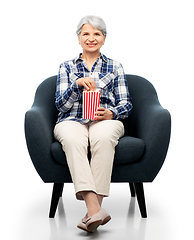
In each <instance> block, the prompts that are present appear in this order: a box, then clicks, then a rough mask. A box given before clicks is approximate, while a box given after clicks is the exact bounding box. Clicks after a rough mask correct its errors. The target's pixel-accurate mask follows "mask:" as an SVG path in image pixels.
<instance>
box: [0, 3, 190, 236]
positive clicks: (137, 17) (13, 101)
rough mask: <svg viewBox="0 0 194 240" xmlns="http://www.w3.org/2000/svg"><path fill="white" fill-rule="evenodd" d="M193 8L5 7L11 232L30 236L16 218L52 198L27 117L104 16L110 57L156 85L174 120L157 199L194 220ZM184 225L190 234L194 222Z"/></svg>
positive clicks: (1, 17) (5, 154)
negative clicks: (88, 20) (31, 150)
mask: <svg viewBox="0 0 194 240" xmlns="http://www.w3.org/2000/svg"><path fill="white" fill-rule="evenodd" d="M193 8H194V7H193V2H192V1H191V0H190V1H189V0H182V1H180V0H176V1H174V0H163V1H156V0H147V1H143V0H142V1H140V0H136V1H131V0H130V1H126V0H119V1H114V0H106V1H105V0H98V1H87V0H85V1H80V0H79V1H78V0H72V1H66V0H63V1H62V0H55V1H51V0H46V1H44V0H34V1H24V0H17V1H13V0H10V1H1V3H0V23H1V30H0V31H1V37H0V61H1V62H0V72H1V75H0V76H1V95H0V100H1V101H0V104H1V119H0V121H1V168H0V169H1V170H0V171H1V173H0V180H1V183H0V184H1V196H3V197H1V198H0V201H1V205H0V208H1V213H3V217H4V219H5V221H4V222H5V226H4V227H3V230H4V231H5V233H7V234H8V233H9V234H15V232H16V229H18V228H20V229H22V226H20V225H19V223H17V220H16V219H17V218H15V220H14V221H11V216H14V214H18V213H19V212H20V210H21V211H22V206H23V205H25V204H24V202H25V196H26V194H27V195H29V196H30V199H32V198H35V199H36V200H37V199H41V194H42V193H43V192H44V191H48V192H49V193H50V191H51V186H50V185H49V186H48V185H47V184H44V183H42V181H41V179H40V178H39V176H38V175H37V174H36V172H35V169H34V167H33V165H32V163H31V160H30V158H29V155H28V152H27V149H26V145H25V137H24V114H25V112H26V111H27V110H28V109H29V108H30V107H31V105H32V103H33V98H34V93H35V90H36V88H37V86H38V85H39V84H40V83H41V82H42V81H43V80H44V79H46V78H47V77H50V76H53V75H56V74H57V73H58V67H59V64H60V63H62V62H63V61H65V60H69V59H72V58H74V57H75V56H76V55H77V54H78V53H80V52H81V48H80V45H79V44H78V41H77V36H76V33H75V31H76V26H77V24H78V22H79V20H80V19H81V18H82V17H83V16H85V15H89V14H92V15H98V16H101V17H102V18H103V19H104V20H105V22H106V24H107V30H108V35H107V39H106V43H105V45H104V46H103V48H102V53H104V54H105V55H106V56H107V57H110V58H113V59H115V60H117V61H119V62H121V63H122V64H123V67H124V69H125V72H126V73H128V74H135V75H140V76H142V77H144V78H146V79H148V80H149V81H150V82H151V83H152V84H153V85H154V86H155V88H156V90H157V92H158V95H159V100H160V102H161V104H162V106H163V107H164V108H167V109H168V110H169V111H170V113H171V116H172V136H171V142H170V147H169V151H168V155H167V158H166V162H165V164H164V166H163V168H162V170H161V172H160V173H159V175H158V176H157V178H156V180H155V181H154V183H153V184H151V185H150V186H149V189H150V192H149V190H148V192H149V194H152V185H153V189H154V187H155V189H161V191H159V192H160V194H161V196H162V194H164V195H168V196H169V198H170V196H172V195H173V196H174V199H175V201H174V207H175V208H177V214H178V215H177V217H180V219H182V220H183V215H181V214H183V212H184V214H185V215H184V217H186V213H187V214H188V216H189V214H191V216H192V215H193V213H194V212H193V207H192V202H193V199H192V198H193V196H194V195H193V193H192V192H193V191H192V190H193V188H192V183H193V180H194V179H193V170H192V168H193V160H194V158H193V134H194V128H193V123H194V121H193V120H194V117H193V116H194V114H193V79H194V71H193V68H194V67H193V66H194V34H193V29H194V27H193V23H194V15H193V10H194V9H193ZM44 189H46V190H44ZM162 192H163V193H162ZM175 196H176V197H175ZM22 199H24V200H22ZM156 201H157V200H156ZM158 201H161V198H160V199H158ZM165 204H168V201H166V202H165ZM179 214H180V215H179ZM1 217H2V215H1ZM182 224H183V225H182V226H183V229H184V226H185V231H186V226H188V224H189V223H188V221H183V222H182ZM11 229H15V230H11ZM187 231H188V229H187ZM183 233H184V231H183V232H182V234H183ZM7 236H8V235H7ZM10 236H11V235H10ZM15 236H16V235H15ZM8 239H16V238H8ZM166 239H167V238H166Z"/></svg>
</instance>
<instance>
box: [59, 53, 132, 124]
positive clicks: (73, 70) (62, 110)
mask: <svg viewBox="0 0 194 240" xmlns="http://www.w3.org/2000/svg"><path fill="white" fill-rule="evenodd" d="M83 77H91V78H93V79H94V80H95V82H96V86H97V88H100V89H101V97H100V106H101V107H104V108H106V109H110V110H111V111H112V112H113V113H114V118H113V119H117V120H122V119H124V118H126V117H128V116H129V114H130V111H131V109H132V103H131V97H130V95H129V92H128V86H127V80H126V77H125V74H124V70H123V67H122V65H121V64H120V63H118V62H116V61H114V60H112V59H109V58H107V57H106V56H105V55H103V54H101V55H100V57H99V58H98V59H97V60H96V62H95V64H94V65H93V67H92V69H91V71H89V70H88V67H87V65H86V62H85V61H84V60H83V59H82V58H81V54H80V55H79V56H78V57H76V58H75V59H73V60H70V61H66V62H64V63H62V64H61V65H60V68H59V74H58V78H57V89H56V94H55V104H56V107H57V109H58V110H59V115H58V120H57V123H59V122H61V121H64V120H74V121H79V122H81V123H86V122H88V120H85V119H83V118H82V91H83V87H80V86H79V85H78V84H77V83H76V80H77V79H78V78H83Z"/></svg>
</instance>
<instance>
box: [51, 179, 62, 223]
mask: <svg viewBox="0 0 194 240" xmlns="http://www.w3.org/2000/svg"><path fill="white" fill-rule="evenodd" d="M63 186H64V183H54V184H53V193H52V198H51V205H50V212H49V218H54V217H55V212H56V209H57V206H58V202H59V198H60V197H61V196H62V192H63Z"/></svg>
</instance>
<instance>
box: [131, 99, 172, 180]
mask: <svg viewBox="0 0 194 240" xmlns="http://www.w3.org/2000/svg"><path fill="white" fill-rule="evenodd" d="M135 128H136V134H137V137H138V138H141V139H143V140H144V142H145V152H144V155H143V157H142V159H141V161H142V168H143V169H145V172H146V175H147V176H149V178H151V179H150V180H151V181H153V180H154V178H155V177H156V175H157V174H158V172H159V170H160V169H161V167H162V165H163V163H164V160H165V157H166V154H167V150H168V146H169V141H170V133H171V116H170V113H169V112H168V110H167V109H164V108H163V107H162V106H161V105H160V104H159V102H156V103H154V104H149V105H148V104H147V105H144V106H143V105H142V108H141V109H140V110H139V111H138V118H137V121H136V127H135Z"/></svg>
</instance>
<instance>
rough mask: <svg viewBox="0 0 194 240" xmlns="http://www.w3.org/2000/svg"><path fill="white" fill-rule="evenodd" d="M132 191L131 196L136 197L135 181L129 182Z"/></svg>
mask: <svg viewBox="0 0 194 240" xmlns="http://www.w3.org/2000/svg"><path fill="white" fill-rule="evenodd" d="M129 187H130V191H131V197H135V188H134V185H133V183H129Z"/></svg>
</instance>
